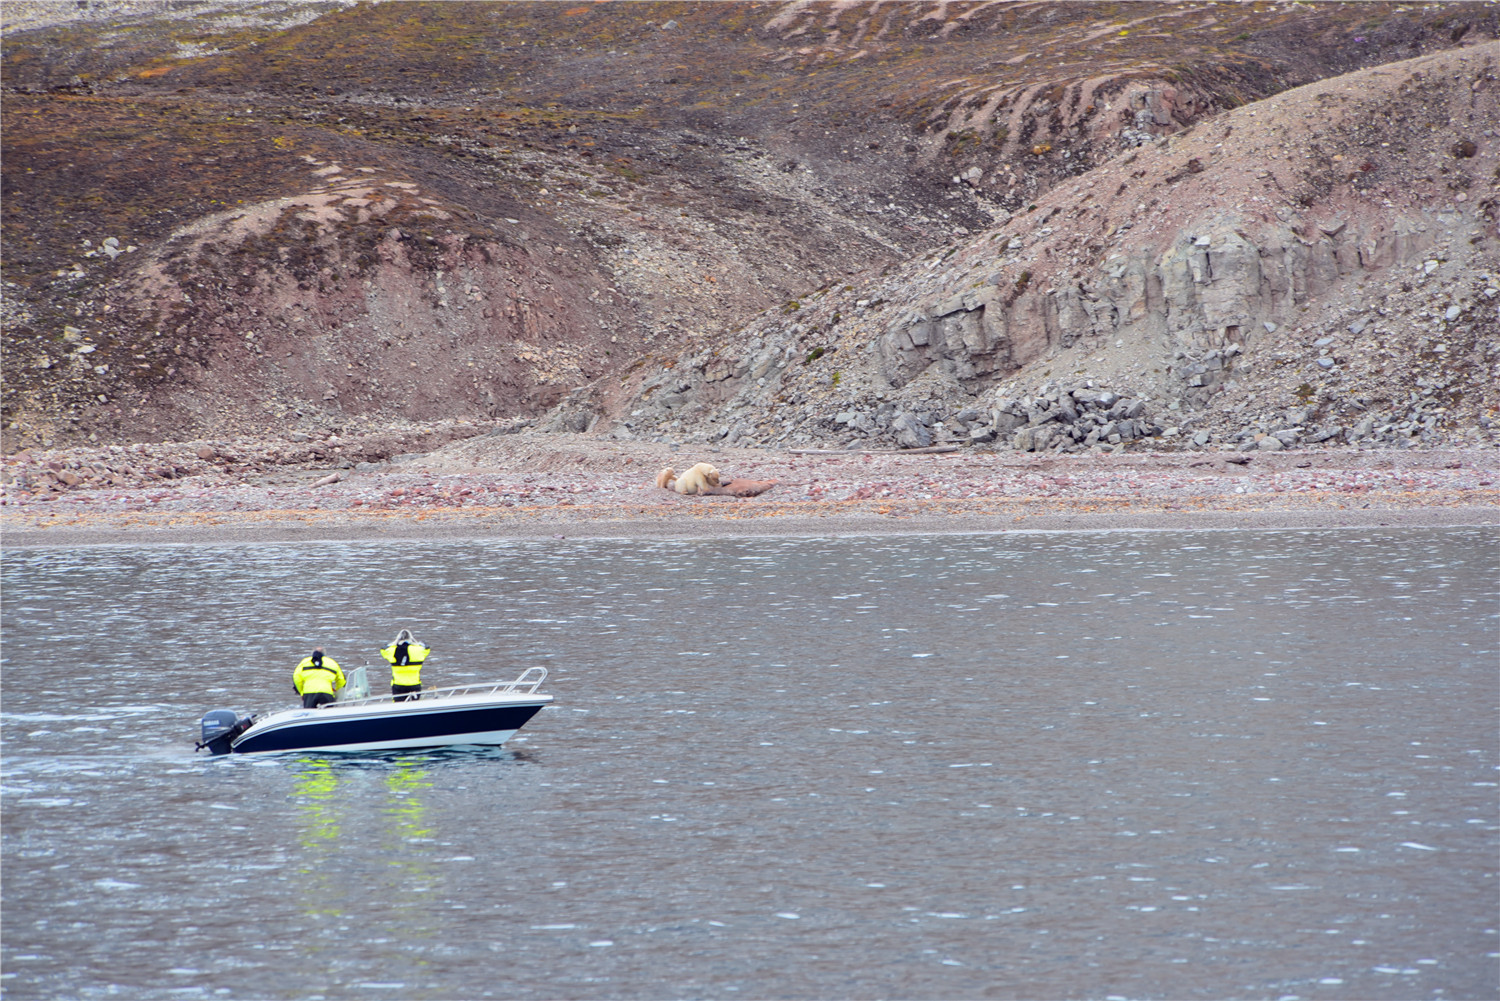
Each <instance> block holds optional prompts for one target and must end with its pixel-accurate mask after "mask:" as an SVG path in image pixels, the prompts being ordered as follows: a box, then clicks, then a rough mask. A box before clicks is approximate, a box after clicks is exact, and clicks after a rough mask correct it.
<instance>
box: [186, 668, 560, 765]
mask: <svg viewBox="0 0 1500 1001" xmlns="http://www.w3.org/2000/svg"><path fill="white" fill-rule="evenodd" d="M364 670H365V669H364V668H356V669H355V670H354V671H353V672H351V674H350V679H349V680H350V683H349V684H348V685H347V686H346V688H345V690H344V692H342V693H341V697H340V698H339V699H338V700H337V701H335V702H331V703H328V704H327V705H324V706H320V707H318V708H317V709H301V708H298V709H284V710H281V711H280V712H268V713H259V714H257V713H250V714H243V715H242V714H241V713H239V712H236V711H235V710H233V709H215V710H212V711H211V712H209V713H208V714H206V715H205V716H204V717H203V720H202V734H203V739H202V740H201V741H199V743H198V749H199V750H203V749H207V750H208V751H209V752H210V753H212V754H230V753H234V754H252V753H257V752H262V751H387V750H399V749H402V748H412V747H449V746H452V745H455V744H488V745H500V744H503V743H505V742H506V741H507V740H509V739H510V738H511V736H512V735H514V734H515V732H516V731H517V730H519V729H520V728H521V727H522V726H524V725H525V724H526V722H527V721H528V720H530V719H531V717H533V716H535V715H536V714H537V713H538V712H540V711H541V710H542V707H543V706H546V705H547V704H549V703H550V702H551V701H552V696H550V695H543V694H541V693H540V692H538V691H537V689H539V688H540V687H541V685H542V682H544V681H546V680H547V669H546V668H545V667H531V668H527V669H526V671H524V672H523V673H522V674H521V676H520V677H519V678H516V679H515V680H514V681H494V682H486V683H484V684H477V685H458V686H455V687H452V688H435V689H431V690H429V691H423V692H420V693H418V694H417V695H416V696H415V697H412V696H407V697H406V698H404V699H402V700H400V701H398V700H396V699H394V698H392V697H391V696H389V695H378V696H371V695H369V694H368V693H369V686H368V684H367V682H366V681H365V677H364ZM349 696H353V697H349Z"/></svg>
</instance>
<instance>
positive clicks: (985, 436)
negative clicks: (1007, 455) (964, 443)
mask: <svg viewBox="0 0 1500 1001" xmlns="http://www.w3.org/2000/svg"><path fill="white" fill-rule="evenodd" d="M994 440H995V429H994V428H988V427H979V428H975V429H974V430H972V431H970V432H969V441H970V442H972V443H973V444H975V445H982V444H984V443H985V442H990V441H994Z"/></svg>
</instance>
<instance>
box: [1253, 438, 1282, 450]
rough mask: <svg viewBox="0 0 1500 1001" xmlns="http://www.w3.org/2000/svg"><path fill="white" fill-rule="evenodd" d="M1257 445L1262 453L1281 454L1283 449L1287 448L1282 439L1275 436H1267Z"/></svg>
mask: <svg viewBox="0 0 1500 1001" xmlns="http://www.w3.org/2000/svg"><path fill="white" fill-rule="evenodd" d="M1255 445H1256V447H1257V448H1259V449H1260V450H1261V451H1262V452H1279V451H1281V450H1282V449H1283V448H1286V445H1284V444H1283V443H1282V441H1281V439H1280V438H1278V437H1276V436H1275V435H1273V434H1268V435H1266V436H1265V437H1264V438H1262V439H1261V440H1260V441H1258V442H1256V443H1255Z"/></svg>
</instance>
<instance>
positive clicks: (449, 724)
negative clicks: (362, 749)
mask: <svg viewBox="0 0 1500 1001" xmlns="http://www.w3.org/2000/svg"><path fill="white" fill-rule="evenodd" d="M541 708H542V707H541V706H540V705H520V706H516V705H507V706H480V707H478V708H474V709H452V708H449V709H446V710H444V711H442V712H422V713H412V714H404V715H399V716H397V715H389V714H387V715H384V716H380V717H374V718H372V717H364V718H360V719H330V720H326V721H324V720H317V719H313V720H311V721H308V722H302V721H298V722H296V723H294V724H292V725H289V726H277V727H274V728H272V729H269V730H263V731H261V732H260V733H247V734H245V735H244V736H243V737H241V738H240V739H239V740H237V741H235V743H234V745H233V746H232V747H231V750H233V751H236V752H239V753H248V752H252V751H295V750H297V749H299V748H306V747H321V748H329V747H332V748H337V747H338V746H339V745H340V744H370V743H377V742H380V741H386V740H427V739H432V738H445V737H452V736H457V735H462V734H466V733H485V732H489V731H493V730H519V729H520V728H521V727H522V726H524V725H525V723H526V721H527V720H529V719H531V717H533V716H535V715H536V714H537V713H538V712H540V711H541ZM314 711H315V712H321V711H326V710H314ZM442 742H444V741H439V743H442Z"/></svg>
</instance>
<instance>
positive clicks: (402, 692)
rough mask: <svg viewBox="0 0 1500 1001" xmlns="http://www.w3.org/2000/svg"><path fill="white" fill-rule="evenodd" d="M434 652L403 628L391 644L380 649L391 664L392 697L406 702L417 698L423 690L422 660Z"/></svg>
mask: <svg viewBox="0 0 1500 1001" xmlns="http://www.w3.org/2000/svg"><path fill="white" fill-rule="evenodd" d="M430 653H432V651H431V650H430V649H428V648H427V647H425V646H423V645H422V644H421V642H420V641H419V640H418V639H417V638H416V637H415V636H413V635H412V634H411V630H410V629H403V630H401V631H400V632H399V633H397V634H396V638H395V639H394V640H392V641H391V645H390V646H388V647H386V648H385V649H384V650H382V651H380V656H382V657H384V658H385V662H386V663H387V664H389V665H391V699H392V701H394V702H406V701H408V700H409V699H415V698H417V697H418V696H417V693H418V692H420V691H421V690H422V662H423V661H425V660H426V659H427V655H428V654H430Z"/></svg>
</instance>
